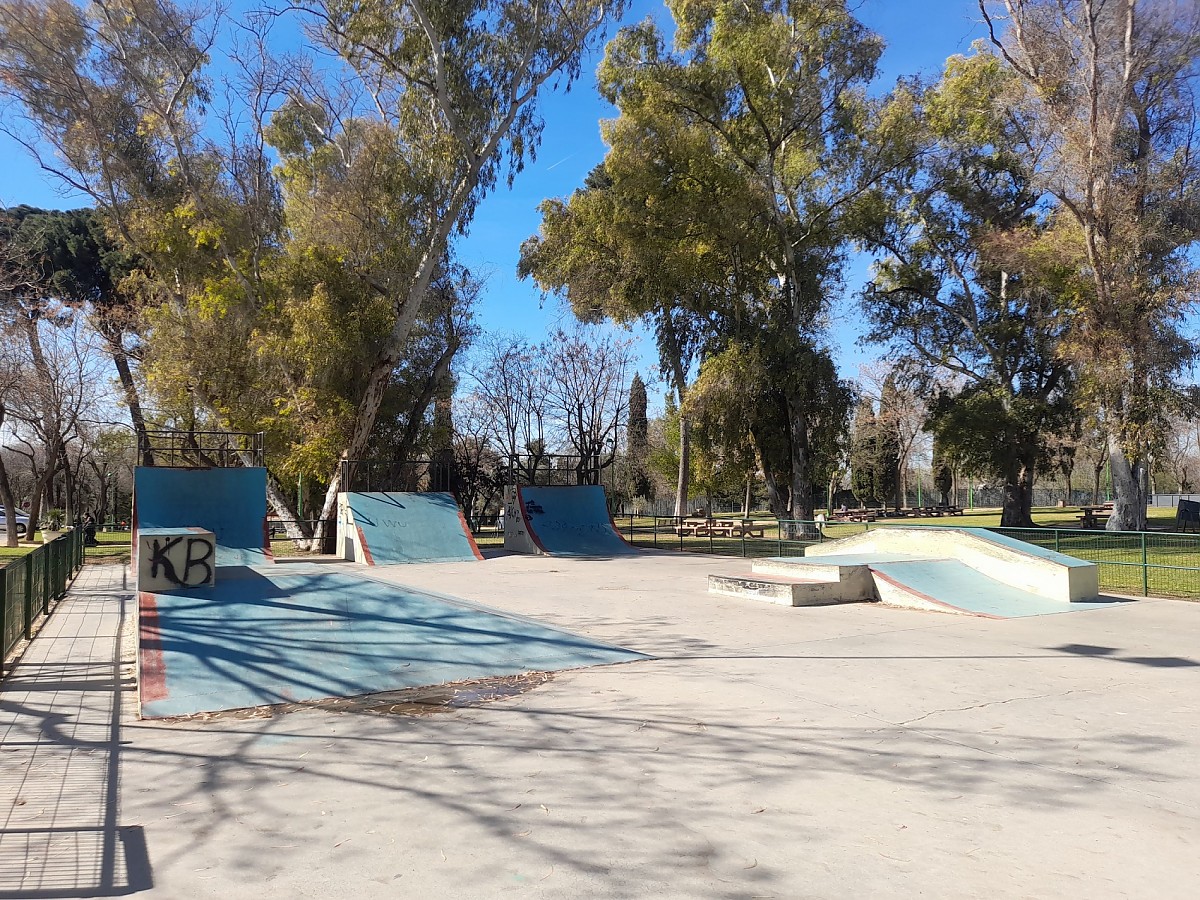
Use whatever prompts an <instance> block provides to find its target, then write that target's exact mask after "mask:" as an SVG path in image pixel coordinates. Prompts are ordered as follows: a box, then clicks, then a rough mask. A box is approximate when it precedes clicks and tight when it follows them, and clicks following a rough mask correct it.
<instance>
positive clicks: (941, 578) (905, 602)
mask: <svg viewBox="0 0 1200 900" xmlns="http://www.w3.org/2000/svg"><path fill="white" fill-rule="evenodd" d="M826 559H828V560H830V561H832V560H835V559H837V557H836V556H830V557H826ZM870 570H871V574H872V575H873V576H874V581H875V589H876V591H877V593H878V595H879V598H880V599H881V600H882V601H883V602H884V603H888V604H890V605H892V606H907V607H913V608H916V609H930V610H935V611H938V612H951V613H965V614H967V615H974V616H986V617H988V618H992V619H1013V618H1020V617H1023V616H1045V615H1050V614H1053V613H1065V612H1079V611H1081V610H1085V609H1096V608H1104V607H1108V606H1111V605H1112V601H1102V600H1093V601H1091V602H1088V601H1083V600H1076V601H1073V602H1069V603H1064V602H1062V601H1061V600H1051V599H1049V598H1047V597H1043V596H1041V595H1039V594H1035V593H1032V592H1030V591H1026V590H1022V589H1021V588H1016V587H1012V586H1011V585H1008V584H1004V583H1002V582H999V581H997V580H996V579H994V578H989V577H988V576H986V575H984V574H982V573H980V572H978V571H976V570H975V569H973V568H971V567H970V566H968V565H966V564H965V563H962V562H959V561H958V560H955V559H924V560H904V561H900V560H894V561H887V562H874V563H871V564H870Z"/></svg>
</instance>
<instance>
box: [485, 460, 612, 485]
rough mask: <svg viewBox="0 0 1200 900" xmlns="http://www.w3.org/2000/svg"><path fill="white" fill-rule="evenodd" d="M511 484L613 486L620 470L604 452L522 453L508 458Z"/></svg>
mask: <svg viewBox="0 0 1200 900" xmlns="http://www.w3.org/2000/svg"><path fill="white" fill-rule="evenodd" d="M503 465H504V468H505V480H506V482H507V483H508V484H522V485H524V484H530V485H579V484H602V485H606V486H607V487H609V489H610V490H611V488H612V487H613V479H614V478H615V475H616V470H615V469H614V468H613V466H612V457H611V456H609V457H607V458H605V457H604V456H602V455H601V454H595V455H592V456H573V455H570V454H566V453H539V454H520V455H517V456H509V457H506V458H505V459H504V463H503Z"/></svg>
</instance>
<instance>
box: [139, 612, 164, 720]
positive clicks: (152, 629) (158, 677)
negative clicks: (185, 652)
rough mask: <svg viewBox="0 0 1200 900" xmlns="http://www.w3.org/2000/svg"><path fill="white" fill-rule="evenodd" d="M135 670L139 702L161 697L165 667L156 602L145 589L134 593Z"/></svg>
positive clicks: (162, 694)
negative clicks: (136, 630) (136, 671)
mask: <svg viewBox="0 0 1200 900" xmlns="http://www.w3.org/2000/svg"><path fill="white" fill-rule="evenodd" d="M138 670H139V671H138V685H139V686H140V688H141V691H140V693H141V699H142V702H143V703H146V702H148V701H151V700H165V699H166V697H167V666H166V662H165V661H164V660H163V649H162V633H161V632H160V631H159V629H158V605H157V604H156V603H155V602H154V595H153V594H151V593H150V592H148V591H139V592H138Z"/></svg>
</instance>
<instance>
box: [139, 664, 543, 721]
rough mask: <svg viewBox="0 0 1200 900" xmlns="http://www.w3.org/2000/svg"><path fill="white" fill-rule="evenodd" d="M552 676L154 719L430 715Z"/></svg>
mask: <svg viewBox="0 0 1200 900" xmlns="http://www.w3.org/2000/svg"><path fill="white" fill-rule="evenodd" d="M553 677H554V673H553V672H526V673H524V674H521V675H504V676H498V677H495V678H479V679H474V680H470V681H454V682H449V683H447V684H438V685H432V686H429V687H416V688H406V689H404V690H401V691H384V692H381V693H378V694H363V695H362V696H359V697H330V698H327V699H324V700H306V701H303V702H298V703H275V704H271V705H268V706H250V707H245V708H242V709H225V710H218V711H216V712H201V713H195V714H193V715H190V716H170V717H164V718H155V719H154V720H153V721H155V722H161V723H165V724H170V723H173V722H211V721H217V720H222V719H270V718H274V717H275V716H282V715H286V714H288V713H293V712H299V711H300V710H305V709H319V710H328V711H331V712H345V713H367V714H370V715H376V716H431V715H436V714H438V713H446V712H453V711H454V710H458V709H466V708H469V707H472V706H481V705H483V704H485V703H494V702H496V701H498V700H507V699H509V698H511V697H518V696H520V695H521V694H524V693H526V692H528V691H531V690H533V689H534V688H537V687H541V686H542V685H543V684H545V683H546V682H547V681H550V680H551V679H552V678H553Z"/></svg>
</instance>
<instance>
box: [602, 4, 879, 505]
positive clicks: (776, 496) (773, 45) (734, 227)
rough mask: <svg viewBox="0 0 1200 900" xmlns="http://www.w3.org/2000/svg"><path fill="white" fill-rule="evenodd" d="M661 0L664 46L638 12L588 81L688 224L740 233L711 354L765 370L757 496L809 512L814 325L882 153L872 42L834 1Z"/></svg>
mask: <svg viewBox="0 0 1200 900" xmlns="http://www.w3.org/2000/svg"><path fill="white" fill-rule="evenodd" d="M668 7H669V8H670V9H671V12H672V15H673V16H674V18H675V22H676V33H675V42H674V45H675V50H674V51H670V50H668V49H667V46H666V41H665V39H664V37H663V35H662V34H661V32H660V31H659V30H658V28H657V27H656V26H655V25H654V24H653V23H651V22H646V23H642V24H640V25H637V26H634V27H631V28H626V29H623V30H622V31H621V32H620V34H618V36H617V37H616V38H615V39H614V41H613V42H612V43H611V44H610V45H609V49H608V53H607V55H606V57H605V61H604V63H603V64H602V65H601V68H600V81H601V87H602V90H603V91H604V93H605V95H606V97H607V98H608V99H609V100H610V101H612V102H613V103H615V104H616V105H617V107H618V108H619V109H620V111H621V119H620V120H619V122H620V123H621V125H620V127H619V129H616V128H615V129H614V130H613V133H612V138H611V139H612V140H614V141H615V140H618V139H619V140H620V141H621V143H622V145H624V146H626V147H628V148H630V149H629V151H628V152H641V153H643V154H646V155H648V156H649V157H650V158H651V159H652V160H654V164H655V166H657V168H658V171H659V172H660V173H661V177H667V178H672V179H676V180H679V181H680V182H681V183H687V184H692V185H694V186H695V187H694V191H693V193H695V194H696V195H697V197H700V198H702V199H703V206H704V209H703V210H701V209H699V208H698V207H697V216H696V217H695V219H694V221H695V222H696V223H698V225H699V227H701V228H707V234H706V235H705V237H707V238H708V243H709V244H710V245H711V246H716V247H721V246H722V244H723V243H724V242H725V238H726V236H728V235H729V234H730V233H733V234H736V235H737V236H738V240H737V246H738V250H739V252H738V254H737V256H736V258H735V259H733V260H731V261H730V263H729V264H728V265H726V267H725V277H726V280H727V282H729V283H730V284H732V285H733V286H734V288H735V289H734V290H731V291H728V292H727V294H726V295H725V296H727V298H728V300H729V304H728V306H727V307H726V309H725V315H723V316H721V317H720V318H719V319H717V320H716V321H715V322H714V324H716V325H717V328H716V329H715V330H716V331H717V333H718V334H719V335H720V340H719V341H718V346H717V347H716V348H714V350H715V352H714V353H713V354H712V355H711V357H710V363H711V364H714V365H716V364H717V363H716V362H715V360H716V356H717V354H718V353H725V352H734V353H735V354H736V355H737V356H738V357H740V362H738V361H736V360H735V359H734V358H732V357H727V358H726V360H725V362H726V363H729V364H738V365H750V366H752V367H753V369H754V371H753V374H754V375H755V376H756V377H759V376H761V377H763V378H765V379H766V380H767V382H768V386H767V387H766V388H765V389H764V390H763V391H762V393H761V396H762V397H763V399H764V402H765V403H766V404H767V405H765V406H764V407H763V411H764V412H766V411H770V412H771V413H772V417H773V421H772V422H771V424H770V426H769V427H768V425H767V423H766V421H765V420H764V421H763V422H762V427H761V428H759V429H758V430H757V432H756V433H757V436H756V437H755V441H756V449H757V450H758V452H759V455H760V456H763V457H765V458H766V459H765V462H764V465H765V469H764V476H765V477H766V478H767V479H768V493H769V494H770V495H771V499H772V502H773V506H774V510H775V512H776V513H777V514H778V515H779V516H780V518H781V519H787V518H800V519H808V518H811V516H812V510H813V503H812V475H813V469H814V452H816V446H815V441H814V428H815V427H817V426H818V423H819V422H820V421H821V415H822V413H823V410H822V408H821V407H819V406H817V405H816V404H815V403H814V402H813V398H814V397H816V396H821V395H822V393H823V389H824V388H825V387H827V386H830V385H831V384H832V383H833V382H836V377H834V378H833V382H830V380H829V379H828V378H826V377H825V376H826V375H827V374H828V372H829V371H830V366H828V365H827V356H826V355H825V350H824V349H823V348H822V345H821V342H820V323H821V321H822V316H823V313H824V311H825V310H826V309H827V304H828V301H829V297H830V295H831V293H832V288H833V287H834V285H835V284H836V282H837V280H838V277H839V275H840V273H841V269H842V264H843V260H844V255H845V249H846V246H847V231H846V229H847V216H848V215H849V213H850V210H851V208H852V206H853V201H854V200H855V199H856V198H857V197H858V195H859V194H860V192H861V191H862V190H863V189H864V187H865V186H867V185H869V184H871V183H873V182H874V181H875V180H876V179H878V178H879V177H880V175H881V174H882V173H883V172H886V171H887V170H888V169H890V167H891V166H892V165H894V157H893V153H892V146H893V145H892V143H891V142H889V141H888V140H886V138H885V137H884V136H883V132H882V131H876V132H875V133H873V134H871V135H870V136H868V131H869V130H870V125H869V123H871V122H872V121H873V120H872V116H871V106H870V104H869V103H868V102H867V101H866V100H865V99H864V95H863V93H862V88H864V87H865V86H866V85H867V84H868V83H870V81H871V80H872V79H873V77H874V74H875V65H876V62H877V61H878V58H879V54H880V51H881V43H880V41H879V39H878V38H877V37H875V36H874V35H873V34H871V33H870V32H869V31H868V30H867V29H866V28H865V27H864V26H863V25H862V24H861V23H860V22H858V21H857V20H856V19H855V18H854V17H853V15H851V13H850V12H849V10H848V8H847V5H846V4H845V3H843V2H833V3H830V2H816V0H791V2H785V3H774V2H770V3H758V4H746V3H735V2H731V0H730V2H725V0H715V2H711V3H703V4H697V3H691V2H685V0H670V2H668ZM876 124H877V125H878V126H879V128H881V129H885V128H886V127H887V125H888V124H889V123H876ZM881 137H882V138H883V139H881ZM615 152H616V144H614V153H615ZM714 238H718V239H717V240H714ZM710 321H712V317H710ZM710 327H711V326H710ZM750 347H753V351H752V352H749V353H746V352H743V351H744V350H745V349H746V348H750ZM722 365H723V364H722ZM701 378H703V370H702V372H701ZM720 381H721V379H720V378H714V379H712V383H714V384H717V383H720ZM750 384H753V383H748V386H749V385H750ZM753 386H754V387H755V388H757V387H758V385H757V384H753ZM842 418H843V420H844V415H843V416H842ZM780 478H781V479H782V482H781V483H780V482H778V481H776V483H775V489H774V490H771V484H772V480H775V479H780Z"/></svg>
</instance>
